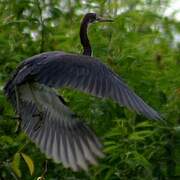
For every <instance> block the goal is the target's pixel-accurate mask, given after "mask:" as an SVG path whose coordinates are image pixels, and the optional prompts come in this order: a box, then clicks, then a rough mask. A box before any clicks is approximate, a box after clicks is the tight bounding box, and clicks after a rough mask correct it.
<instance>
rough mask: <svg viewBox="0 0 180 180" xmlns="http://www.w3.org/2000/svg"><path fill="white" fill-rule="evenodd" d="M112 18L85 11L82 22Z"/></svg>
mask: <svg viewBox="0 0 180 180" xmlns="http://www.w3.org/2000/svg"><path fill="white" fill-rule="evenodd" d="M112 21H113V20H112V19H105V18H103V17H100V16H98V15H97V14H96V13H87V14H86V15H85V16H84V18H83V22H86V23H93V22H112Z"/></svg>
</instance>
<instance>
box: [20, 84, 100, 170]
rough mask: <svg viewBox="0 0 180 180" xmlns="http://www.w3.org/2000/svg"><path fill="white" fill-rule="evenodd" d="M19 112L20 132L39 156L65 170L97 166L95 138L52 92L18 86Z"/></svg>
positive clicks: (46, 89)
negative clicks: (67, 168) (33, 144)
mask: <svg viewBox="0 0 180 180" xmlns="http://www.w3.org/2000/svg"><path fill="white" fill-rule="evenodd" d="M32 93H33V94H32ZM20 110H21V112H20V113H21V118H22V123H21V126H22V129H23V130H24V131H25V132H26V133H27V134H28V136H29V137H30V139H31V140H32V141H33V142H35V143H36V145H37V146H38V147H40V149H41V151H42V152H44V153H45V154H46V155H47V156H48V157H50V158H52V159H54V160H55V161H57V162H62V164H63V165H64V166H65V167H70V168H71V169H72V170H74V171H78V170H81V169H84V170H87V168H88V165H89V164H97V160H96V159H97V158H98V157H103V153H102V145H101V143H100V142H99V140H98V139H97V137H96V136H95V134H94V133H93V132H92V131H91V130H90V128H89V127H88V126H87V125H85V124H84V123H83V122H81V121H80V120H79V118H78V117H77V116H75V115H74V113H72V112H71V111H70V110H69V108H68V107H66V106H65V105H64V104H63V102H62V100H61V98H59V97H58V95H57V94H56V93H55V91H53V90H52V89H50V88H48V87H45V86H43V85H40V84H31V85H29V84H24V85H21V88H20ZM39 113H40V114H39Z"/></svg>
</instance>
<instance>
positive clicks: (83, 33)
mask: <svg viewBox="0 0 180 180" xmlns="http://www.w3.org/2000/svg"><path fill="white" fill-rule="evenodd" d="M87 28H88V20H87V19H86V18H84V19H83V20H82V22H81V27H80V39H81V44H82V46H83V49H84V50H83V55H86V56H91V54H92V50H91V45H90V42H89V39H88V35H87Z"/></svg>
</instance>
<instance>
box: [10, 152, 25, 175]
mask: <svg viewBox="0 0 180 180" xmlns="http://www.w3.org/2000/svg"><path fill="white" fill-rule="evenodd" d="M20 159H21V156H20V153H16V154H15V155H14V157H13V161H12V163H11V168H12V170H13V172H14V173H15V174H16V176H17V177H19V178H20V177H21V176H22V174H21V170H20V169H19V166H20Z"/></svg>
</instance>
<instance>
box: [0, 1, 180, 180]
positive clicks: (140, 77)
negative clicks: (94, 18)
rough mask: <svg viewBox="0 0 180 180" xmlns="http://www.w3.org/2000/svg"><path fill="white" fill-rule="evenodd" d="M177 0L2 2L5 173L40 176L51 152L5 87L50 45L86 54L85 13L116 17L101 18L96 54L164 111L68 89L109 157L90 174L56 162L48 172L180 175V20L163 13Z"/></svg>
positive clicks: (1, 175) (0, 108)
mask: <svg viewBox="0 0 180 180" xmlns="http://www.w3.org/2000/svg"><path fill="white" fill-rule="evenodd" d="M168 3H169V1H168V0H167V1H163V2H161V1H158V0H148V1H145V0H144V1H143V0H133V1H130V0H129V1H124V0H120V1H116V0H110V1H102V0H100V1H97V0H91V1H83V2H81V1H79V0H77V1H71V0H68V1H59V0H52V1H40V0H29V1H25V0H13V1H12V0H1V2H0V179H27V180H28V179H37V177H39V176H41V175H42V174H43V169H44V168H43V162H44V159H45V156H44V155H43V154H42V153H41V152H40V150H39V149H38V148H36V147H35V145H34V144H33V143H29V141H28V138H27V137H26V136H25V134H24V133H23V132H19V133H15V129H16V122H15V121H14V120H12V119H11V118H10V116H14V115H15V114H14V111H13V109H12V107H11V105H10V104H9V103H8V101H7V100H6V98H5V96H4V94H3V86H4V83H5V82H6V80H7V79H8V78H9V76H10V74H11V72H12V71H13V70H14V69H15V68H16V66H17V64H18V63H20V62H21V61H22V60H24V59H25V58H27V57H30V56H32V55H34V54H37V53H40V52H43V51H52V50H60V51H66V52H73V53H81V49H82V47H81V45H80V41H79V35H78V33H79V26H80V20H81V18H82V15H83V14H85V12H89V11H95V12H97V13H99V14H101V15H102V16H108V17H112V18H114V22H113V23H111V24H109V23H101V24H98V23H97V24H93V25H91V27H90V29H89V36H90V40H91V44H92V47H93V55H94V56H95V57H98V58H99V59H100V60H101V61H102V62H103V63H105V64H107V66H109V67H111V69H112V70H113V71H115V72H116V73H118V74H120V75H121V77H122V78H123V79H124V81H125V82H127V83H128V85H129V86H130V87H131V88H132V89H134V90H135V92H136V93H137V94H138V95H139V96H141V97H142V98H143V99H144V100H145V101H146V102H147V103H148V104H150V105H151V106H152V107H154V108H155V109H156V110H157V111H159V112H161V113H162V114H163V115H164V119H165V123H161V122H153V121H150V120H147V119H145V118H144V117H142V116H139V115H136V114H135V113H133V112H129V111H128V110H127V109H125V108H122V107H119V106H118V105H117V104H116V103H114V102H112V101H111V100H100V99H99V98H96V97H92V96H89V95H87V94H84V93H81V92H77V91H74V90H70V89H62V90H60V92H61V94H62V95H63V96H64V97H65V100H66V101H67V102H69V104H70V107H71V109H72V110H73V111H74V112H76V113H77V114H78V115H80V116H81V117H83V118H84V120H85V121H86V122H87V123H88V124H89V125H90V126H91V127H92V128H93V129H94V130H95V132H96V134H97V135H98V136H99V137H101V139H102V142H103V143H104V152H105V154H106V157H105V158H104V159H102V160H100V161H99V166H97V167H91V168H90V171H89V172H88V173H86V172H78V173H74V172H72V171H71V170H69V169H64V168H63V166H62V165H61V164H55V163H54V162H52V161H49V163H48V172H47V177H46V179H64V180H67V179H89V180H97V179H103V180H104V179H105V180H109V179H110V180H117V179H122V180H126V179H131V180H141V179H142V180H144V179H145V180H152V179H158V180H160V179H172V180H173V179H179V178H178V177H180V125H179V123H180V44H179V42H178V39H177V37H178V36H179V33H180V24H179V22H177V21H176V20H174V19H171V18H167V17H163V16H162V13H163V12H164V10H165V9H166V7H167V5H168ZM27 154H28V155H27Z"/></svg>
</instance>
